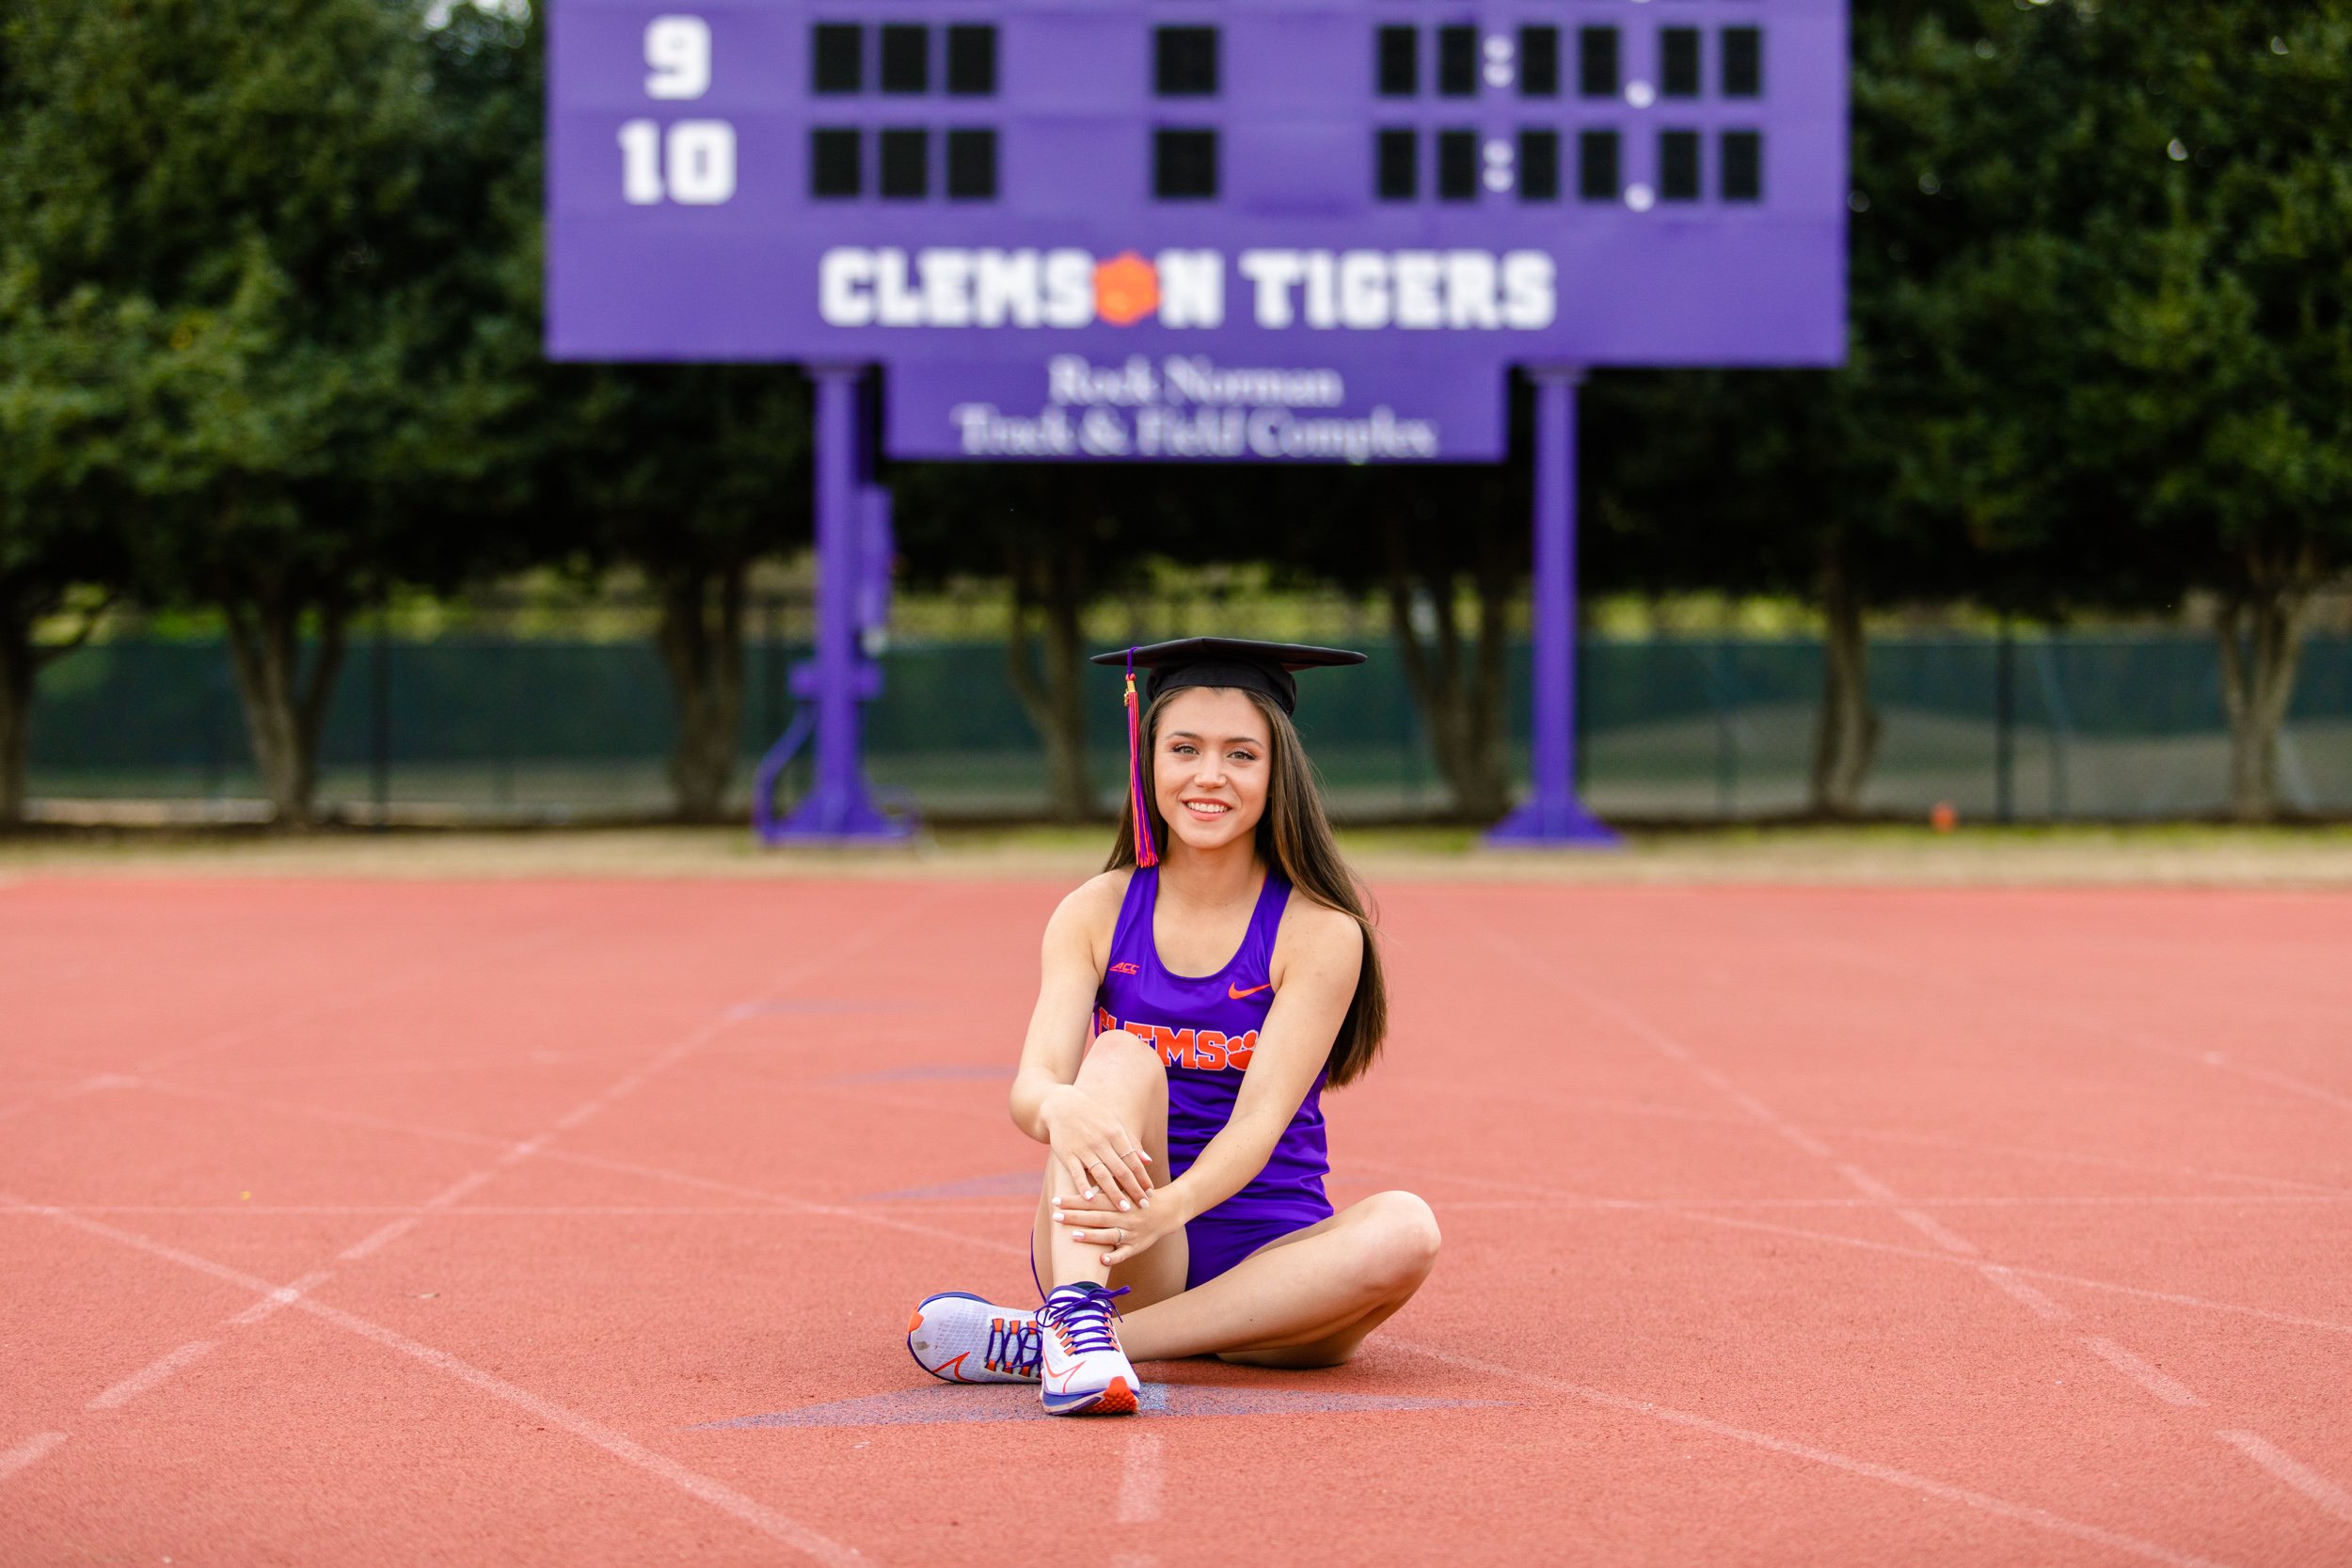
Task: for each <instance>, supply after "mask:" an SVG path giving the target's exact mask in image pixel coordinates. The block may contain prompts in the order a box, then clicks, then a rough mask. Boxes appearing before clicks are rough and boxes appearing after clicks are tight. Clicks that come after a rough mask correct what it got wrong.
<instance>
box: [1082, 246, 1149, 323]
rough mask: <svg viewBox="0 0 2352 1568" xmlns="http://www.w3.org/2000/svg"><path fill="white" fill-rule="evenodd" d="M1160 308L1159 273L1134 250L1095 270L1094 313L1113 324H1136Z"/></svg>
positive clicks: (1127, 251) (1098, 266) (1122, 252)
mask: <svg viewBox="0 0 2352 1568" xmlns="http://www.w3.org/2000/svg"><path fill="white" fill-rule="evenodd" d="M1159 308H1160V272H1159V269H1158V268H1157V267H1155V266H1153V265H1152V263H1151V262H1149V261H1145V260H1144V259H1143V258H1142V257H1140V256H1138V255H1136V253H1135V252H1134V251H1132V250H1122V251H1120V253H1119V254H1118V255H1116V256H1114V257H1112V258H1111V259H1110V260H1109V261H1103V262H1099V263H1097V264H1096V266H1095V269H1094V313H1095V314H1096V315H1097V316H1099V317H1101V318H1102V319H1103V320H1104V321H1106V322H1108V323H1110V324H1111V325H1113V326H1133V325H1135V324H1136V323H1137V322H1139V321H1141V320H1142V319H1143V318H1144V317H1146V316H1148V315H1150V314H1151V313H1152V311H1154V310H1156V309H1159Z"/></svg>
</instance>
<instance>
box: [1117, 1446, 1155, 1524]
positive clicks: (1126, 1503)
mask: <svg viewBox="0 0 2352 1568" xmlns="http://www.w3.org/2000/svg"><path fill="white" fill-rule="evenodd" d="M1160 1448H1161V1444H1160V1435H1159V1433H1155V1432H1153V1431H1152V1430H1151V1429H1150V1428H1149V1427H1142V1428H1138V1429H1136V1433H1135V1434H1134V1435H1132V1436H1130V1437H1129V1438H1128V1439H1127V1455H1126V1458H1125V1459H1124V1460H1123V1461H1122V1462H1121V1465H1120V1473H1119V1522H1120V1524H1122V1525H1148V1524H1151V1523H1152V1522H1153V1521H1154V1520H1156V1519H1158V1518H1159V1516H1160V1486H1161V1481H1162V1477H1161V1473H1160Z"/></svg>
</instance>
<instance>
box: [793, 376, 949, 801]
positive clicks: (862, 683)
mask: <svg viewBox="0 0 2352 1568" xmlns="http://www.w3.org/2000/svg"><path fill="white" fill-rule="evenodd" d="M864 374H865V372H864V369H863V367H860V366H856V365H811V366H810V367H809V368H808V378H809V380H810V381H812V382H814V383H815V384H816V388H817V450H816V468H817V657H816V661H815V668H814V669H813V671H811V672H810V673H811V674H812V675H813V676H814V679H813V681H812V682H811V683H810V684H811V685H812V686H813V692H802V691H799V690H798V689H799V688H800V686H801V684H802V683H800V682H798V681H796V682H795V683H794V685H795V688H796V694H800V695H803V696H804V697H805V696H807V695H813V696H814V697H815V699H816V705H817V725H816V742H817V777H816V783H815V786H814V787H813V788H811V789H810V791H809V793H808V798H807V799H806V800H803V801H802V802H801V803H800V805H799V807H798V808H797V809H795V810H794V812H793V813H792V815H791V816H789V817H787V818H786V819H785V820H784V821H782V822H780V823H777V824H776V825H775V826H774V827H773V828H772V829H771V830H768V831H767V832H765V833H763V835H762V836H763V837H764V838H765V839H766V840H767V842H769V843H771V844H795V843H799V844H806V843H839V842H842V841H844V840H849V841H857V842H868V843H870V842H873V841H876V840H896V839H903V838H906V837H907V836H908V835H909V834H911V833H912V832H914V823H913V822H912V821H911V820H909V819H906V818H893V817H891V816H886V815H885V814H884V813H883V812H882V808H881V807H880V806H878V805H876V804H875V803H874V800H873V796H872V794H871V793H870V792H869V791H868V790H867V788H866V770H865V768H864V766H863V765H862V763H861V762H860V760H859V754H858V703H859V702H860V700H861V699H863V698H865V697H867V696H870V695H872V694H873V691H874V689H875V687H876V685H877V681H876V677H877V676H878V675H879V673H880V671H879V670H878V669H876V668H875V667H873V666H871V665H869V664H867V663H866V661H865V659H864V657H862V652H861V649H860V648H859V645H858V644H859V635H858V633H859V626H858V622H859V614H858V610H859V600H860V599H861V598H862V597H864V596H865V582H866V573H865V571H864V570H863V562H862V561H861V559H860V558H861V556H862V555H863V554H864V553H865V552H864V548H863V546H864V543H865V541H864V537H863V536H864V534H865V533H866V526H865V514H866V507H865V504H864V488H863V487H864V484H865V480H866V453H867V451H868V450H869V442H868V441H867V440H866V432H863V431H861V430H860V429H859V428H858V421H859V420H860V419H861V418H862V417H863V409H862V400H861V398H860V396H859V391H860V385H859V384H860V381H861V380H862V378H863V376H864Z"/></svg>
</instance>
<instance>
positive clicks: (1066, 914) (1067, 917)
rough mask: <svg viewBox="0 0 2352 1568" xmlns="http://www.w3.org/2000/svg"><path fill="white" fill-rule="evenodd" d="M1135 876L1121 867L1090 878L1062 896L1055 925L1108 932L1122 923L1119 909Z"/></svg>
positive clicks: (1126, 868) (1055, 913) (1055, 915)
mask: <svg viewBox="0 0 2352 1568" xmlns="http://www.w3.org/2000/svg"><path fill="white" fill-rule="evenodd" d="M1134 876H1135V872H1134V871H1133V869H1131V868H1128V867H1123V866H1122V867H1121V868H1120V869H1119V870H1117V871H1105V872H1103V873H1101V874H1100V875H1099V876H1093V877H1089V878H1088V879H1086V880H1085V881H1083V882H1080V883H1079V884H1078V885H1077V886H1076V887H1074V888H1073V889H1071V890H1070V892H1069V893H1068V894H1066V895H1063V897H1062V901H1061V904H1060V906H1059V907H1058V908H1057V909H1056V910H1055V911H1054V919H1053V924H1054V925H1056V926H1070V927H1078V928H1080V929H1083V930H1087V931H1096V930H1101V931H1104V932H1107V931H1108V930H1109V929H1110V928H1111V927H1113V926H1115V925H1117V924H1118V922H1119V907H1120V904H1121V903H1123V902H1124V901H1125V899H1126V897H1127V883H1128V881H1129V879H1132V878H1133V877H1134Z"/></svg>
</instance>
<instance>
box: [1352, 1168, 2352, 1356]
mask: <svg viewBox="0 0 2352 1568" xmlns="http://www.w3.org/2000/svg"><path fill="white" fill-rule="evenodd" d="M1349 1164H1352V1165H1354V1166H1355V1167H1356V1168H1357V1169H1359V1170H1371V1171H1387V1172H1389V1173H1390V1174H1391V1175H1394V1176H1402V1177H1417V1178H1420V1179H1421V1180H1445V1181H1461V1182H1465V1183H1467V1184H1469V1185H1470V1186H1474V1187H1497V1188H1502V1189H1503V1190H1506V1191H1510V1192H1522V1193H1534V1194H1537V1195H1553V1196H1560V1197H1564V1198H1580V1197H1581V1196H1583V1195H1582V1194H1581V1193H1565V1192H1556V1191H1555V1189H1552V1188H1549V1187H1538V1186H1535V1185H1534V1184H1533V1183H1531V1182H1526V1181H1502V1180H1496V1179H1494V1178H1492V1177H1486V1176H1465V1175H1463V1174H1462V1173H1461V1172H1459V1171H1433V1170H1429V1169H1427V1168H1425V1167H1422V1166H1414V1165H1391V1164H1382V1163H1381V1162H1379V1161H1376V1160H1351V1161H1350V1162H1349ZM1653 1212H1657V1213H1661V1214H1670V1215H1672V1216H1673V1217H1675V1218H1676V1219H1682V1220H1690V1221H1692V1222H1693V1223H1694V1224H1698V1225H1715V1226H1722V1227H1724V1228H1726V1229H1731V1230H1754V1231H1758V1232H1760V1233H1762V1234H1764V1235H1767V1236H1793V1237H1796V1238H1798V1239H1800V1240H1802V1241H1807V1242H1818V1243H1820V1244H1821V1245H1823V1246H1841V1247H1852V1248H1855V1249H1856V1250H1858V1251H1862V1252H1883V1253H1886V1254H1888V1255H1889V1256H1891V1257H1896V1258H1915V1259H1921V1260H1922V1261H1925V1262H1930V1263H1947V1264H1950V1263H1957V1264H1959V1265H1961V1266H1963V1267H1973V1268H1977V1269H1979V1270H1984V1269H1994V1268H1997V1269H1999V1270H2001V1271H2002V1272H2003V1273H2005V1274H2009V1275H2022V1276H2027V1277H2030V1278H2034V1279H2046V1280H2048V1281H2049V1282H2050V1283H2051V1284H2053V1285H2072V1286H2076V1287H2079V1288H2080V1289H2082V1290H2086V1291H2106V1292H2108V1293H2109V1294H2112V1295H2119V1296H2129V1297H2131V1298H2132V1299H2133V1300H2135V1301H2160V1302H2163V1303H2165V1304H2166V1305H2168V1306H2171V1307H2193V1308H2195V1309H2196V1310H2198V1311H2200V1312H2226V1313H2229V1314H2231V1315H2232V1316H2233V1317H2241V1318H2253V1319H2255V1320H2257V1321H2259V1322H2262V1323H2278V1324H2280V1325H2281V1326H2283V1327H2287V1328H2315V1329H2318V1330H2320V1331H2321V1332H2322V1333H2325V1334H2352V1323H2339V1322H2337V1321H2335V1320H2334V1319H2331V1318H2311V1317H2305V1316H2303V1315H2302V1314H2300V1313H2296V1312H2274V1311H2272V1310H2271V1309H2270V1308H2268V1307H2249V1306H2247V1305H2246V1304H2245V1303H2243V1302H2235V1301H2215V1300H2213V1299H2212V1298H2210V1297H2207V1296H2191V1295H2184V1294H2182V1293H2181V1292H2179V1291H2152V1290H2150V1289H2148V1288H2147V1287H2146V1286H2142V1285H2124V1284H2121V1283H2119V1282H2117V1281H2115V1280H2112V1279H2093V1278H2091V1277H2090V1275H2079V1274H2060V1273H2058V1271H2057V1270H2056V1269H2037V1268H2030V1267H2027V1266H2026V1265H2025V1264H2022V1263H1983V1264H1979V1263H1972V1262H1971V1261H1970V1260H1969V1259H1965V1258H1960V1257H1955V1256H1952V1255H1950V1254H1947V1253H1943V1252H1930V1251H1928V1250H1927V1249H1926V1248H1924V1247H1914V1246H1902V1245H1900V1244H1899V1243H1894V1242H1875V1241H1871V1240H1869V1239H1868V1238H1867V1237H1862V1236H1841V1235H1838V1234H1837V1233H1836V1231H1834V1230H1809V1229H1807V1228H1805V1227H1804V1226H1800V1225H1775V1224H1773V1223H1772V1221H1770V1220H1751V1219H1741V1218H1740V1216H1739V1215H1737V1214H1718V1213H1713V1212H1708V1211H1707V1210H1704V1209H1677V1208H1673V1207H1660V1208H1657V1209H1655V1210H1654V1211H1653ZM2021 1299H2022V1298H2021Z"/></svg>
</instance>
